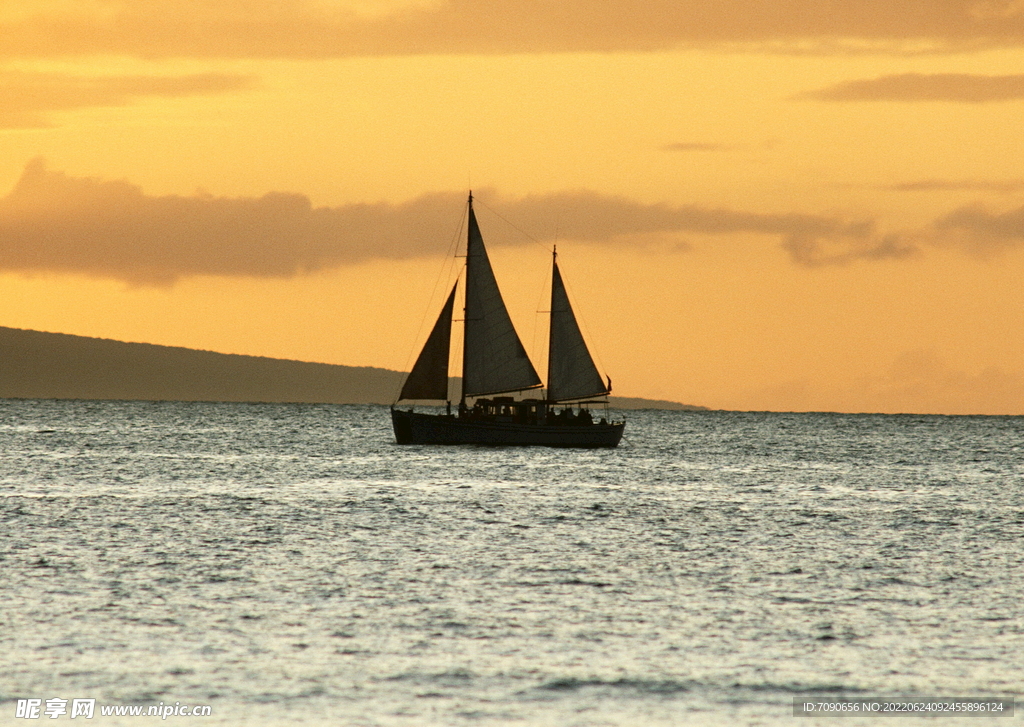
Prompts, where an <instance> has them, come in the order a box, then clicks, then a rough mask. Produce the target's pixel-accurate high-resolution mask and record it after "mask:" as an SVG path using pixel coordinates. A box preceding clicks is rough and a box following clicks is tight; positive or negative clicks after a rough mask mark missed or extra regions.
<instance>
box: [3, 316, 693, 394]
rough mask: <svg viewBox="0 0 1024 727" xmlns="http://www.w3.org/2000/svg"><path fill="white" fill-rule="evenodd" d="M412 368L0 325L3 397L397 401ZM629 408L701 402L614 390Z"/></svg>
mask: <svg viewBox="0 0 1024 727" xmlns="http://www.w3.org/2000/svg"><path fill="white" fill-rule="evenodd" d="M404 377H405V374H403V373H401V372H399V371H391V370H389V369H380V368H373V367H368V366H338V365H334V364H322V363H309V362H306V361H292V360H288V359H279V358H266V357H262V356H242V355H238V354H228V353H214V352H213V351H199V350H196V349H192V348H181V347H176V346H159V345H156V344H152V343H125V342H123V341H113V340H110V339H107V338H89V337H86V336H73V335H70V334H66V333H44V332H42V331H29V330H23V329H19V328H6V327H2V326H0V398H4V399H115V400H145V401H238V402H270V403H309V404H391V403H392V402H393V401H394V398H395V396H396V394H397V392H398V389H399V387H400V386H401V384H402V380H403V378H404ZM611 404H612V406H613V407H617V408H623V409H700V408H702V407H691V406H687V405H685V404H678V403H676V402H671V401H655V400H650V399H625V398H622V399H620V398H616V397H612V400H611Z"/></svg>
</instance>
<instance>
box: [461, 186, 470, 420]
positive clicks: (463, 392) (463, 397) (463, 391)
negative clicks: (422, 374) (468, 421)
mask: <svg viewBox="0 0 1024 727" xmlns="http://www.w3.org/2000/svg"><path fill="white" fill-rule="evenodd" d="M468 204H469V212H468V213H467V220H468V219H469V217H471V216H472V214H473V190H472V189H471V190H469V203H468ZM469 229H470V226H469V224H468V222H467V224H466V280H469V266H470V262H469V261H470V259H471V257H470V254H469ZM466 292H467V294H468V293H469V289H468V288H467V290H466ZM468 304H469V296H468V295H467V296H466V297H465V298H464V299H463V301H462V385H461V386H460V387H459V411H460V412H461V411H463V410H464V409H465V408H466V349H467V347H466V333H467V331H468V330H469V327H468V326H467V325H466V319H467V318H469V315H468V314H467V312H466V309H467V306H468Z"/></svg>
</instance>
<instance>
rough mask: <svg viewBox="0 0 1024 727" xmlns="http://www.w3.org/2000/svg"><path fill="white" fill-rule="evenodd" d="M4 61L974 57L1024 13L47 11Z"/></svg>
mask: <svg viewBox="0 0 1024 727" xmlns="http://www.w3.org/2000/svg"><path fill="white" fill-rule="evenodd" d="M0 36H2V37H3V38H4V43H3V44H2V45H0V56H5V57H9V58H11V57H52V56H70V55H90V54H115V55H129V56H135V57H144V58H154V57H205V58H209V57H233V58H238V57H261V58H271V57H291V58H328V57H345V56H368V55H408V54H436V53H441V54H453V53H483V54H494V53H537V52H545V53H546V52H615V51H628V52H637V51H640V52H643V51H654V50H666V49H671V48H676V47H681V46H691V47H692V46H707V45H715V46H723V45H724V46H730V47H736V46H754V47H760V48H783V49H785V48H790V49H794V48H802V49H811V50H815V51H818V52H832V51H843V52H849V50H850V49H851V48H855V47H859V48H865V47H869V48H881V49H886V48H888V49H892V50H899V49H901V48H904V49H905V47H908V46H913V47H914V48H918V49H920V48H939V49H961V50H964V49H966V50H970V49H976V48H986V47H1000V46H1001V47H1018V46H1020V45H1021V44H1022V42H1024V7H1022V4H1021V3H1020V1H1019V0H908V1H907V2H891V0H844V1H843V2H827V3H826V2H821V0H789V1H788V2H784V3H780V2H777V1H776V0H648V2H644V3H636V2H627V0H586V1H584V0H503V1H502V2H489V3H488V2H478V1H477V0H437V1H435V2H431V3H429V4H423V3H418V4H413V5H411V6H408V5H406V6H403V7H399V8H396V9H394V10H393V11H391V12H388V13H375V14H373V15H367V14H359V13H358V12H356V11H355V9H353V8H352V7H345V6H343V5H341V4H340V3H328V2H322V1H320V2H318V1H317V0H247V2H244V3H240V2H237V1H234V0H207V1H206V2H203V3H195V2H191V0H94V2H89V3H85V2H83V3H75V4H72V3H65V2H55V1H52V0H51V2H49V3H47V2H45V0H36V2H35V3H33V4H32V5H22V6H19V7H18V8H17V9H16V11H15V10H12V9H10V8H9V9H7V10H6V11H5V12H4V13H3V15H2V16H0Z"/></svg>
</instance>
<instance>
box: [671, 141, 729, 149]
mask: <svg viewBox="0 0 1024 727" xmlns="http://www.w3.org/2000/svg"><path fill="white" fill-rule="evenodd" d="M735 148H736V147H735V146H732V145H729V144H715V143H711V142H702V141H690V142H685V141H684V142H680V143H678V144H666V145H665V146H664V147H663V149H664V150H665V151H731V150H733V149H735Z"/></svg>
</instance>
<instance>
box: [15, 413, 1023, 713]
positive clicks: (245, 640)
mask: <svg viewBox="0 0 1024 727" xmlns="http://www.w3.org/2000/svg"><path fill="white" fill-rule="evenodd" d="M0 413H2V416H0V518H2V530H0V533H2V534H0V574H2V578H0V724H4V725H6V724H40V723H46V724H62V723H64V722H65V720H71V719H72V717H71V714H72V711H73V710H79V711H78V713H77V716H76V720H77V722H71V723H72V724H74V723H78V722H81V721H82V719H85V720H86V721H85V723H86V724H99V725H141V724H156V723H158V722H160V723H165V724H173V725H186V724H208V725H258V726H263V725H291V724H305V725H366V726H370V725H380V726H388V727H390V726H395V727H399V726H402V727H404V726H417V727H419V726H421V725H427V726H433V725H445V726H447V725H466V726H472V725H480V726H491V725H506V724H508V725H524V726H534V725H537V726H542V725H543V726H552V727H555V726H557V727H566V726H579V727H583V726H591V725H594V726H597V725H602V726H603V725H630V726H632V725H691V724H692V725H806V726H807V727H811V725H818V724H821V725H832V724H837V725H849V726H850V727H853V726H854V725H865V724H884V725H897V724H914V725H917V724H927V725H931V726H934V725H945V724H972V725H978V724H1008V723H1012V722H1013V721H1014V720H1018V721H1019V719H1020V717H1019V711H1018V713H1017V715H1016V717H1010V715H1009V713H1008V712H1003V713H1001V714H996V713H991V714H989V715H986V716H982V717H980V718H979V717H978V716H973V715H972V716H961V715H957V714H953V713H946V714H943V715H940V716H932V717H922V716H918V715H909V716H907V715H904V716H898V715H886V714H870V715H868V714H866V713H856V714H854V713H849V714H845V715H843V716H840V717H836V716H827V717H822V716H814V715H800V716H797V715H795V714H794V704H795V703H796V702H800V703H804V702H808V703H821V702H823V700H829V699H835V698H839V697H854V698H867V699H875V698H877V699H878V700H879V701H884V700H893V701H896V702H898V701H900V700H903V701H922V700H923V701H927V700H929V699H933V698H939V697H946V698H953V697H955V698H974V699H983V700H994V699H996V698H1008V697H1009V698H1012V697H1015V696H1016V697H1018V698H1020V695H1021V694H1022V692H1024V542H1022V541H1024V418H1020V417H943V416H909V415H906V416H889V415H844V414H773V413H734V412H668V411H644V412H626V413H625V416H626V418H627V421H628V424H627V427H626V436H625V439H624V441H623V443H622V445H621V446H620V447H619V448H618V449H614V450H602V451H574V450H553V449H542V448H507V449H490V448H479V447H416V446H406V447H399V446H397V445H395V444H394V439H393V436H392V434H391V431H390V420H389V416H388V410H387V408H386V407H378V406H327V405H324V406H318V405H259V404H206V403H171V402H164V403H152V402H85V401H77V402H76V401H21V400H5V401H0ZM30 700H38V701H37V702H31V701H30ZM74 700H84V701H83V702H81V704H79V703H76V702H75V701H74ZM62 702H63V703H64V704H62ZM90 702H91V705H92V707H93V708H94V710H95V713H94V716H93V718H92V720H91V721H89V720H88V717H87V716H86V714H85V710H88V709H89V707H90ZM33 706H35V707H36V710H37V711H36V714H38V716H37V717H36V718H35V719H32V717H31V715H32V714H33V712H32V708H33ZM150 706H154V707H158V709H159V710H164V709H165V708H167V709H168V710H171V709H173V708H175V707H176V708H177V709H178V712H179V714H178V715H177V716H175V715H174V714H173V713H168V714H169V716H168V717H167V718H166V719H164V718H163V717H162V716H152V715H147V714H144V715H143V716H135V717H133V716H131V713H130V711H129V710H130V708H133V707H139V708H148V707H150ZM117 707H120V708H121V709H122V711H123V712H125V714H122V715H121V716H118V715H117V714H116V711H115V708H117ZM206 707H209V711H210V714H208V715H201V716H182V709H183V708H187V709H188V710H191V709H193V708H206ZM47 709H49V710H50V711H49V712H46V711H45V710H47ZM61 709H64V710H65V711H64V712H61ZM107 713H111V714H107ZM19 714H21V716H19ZM51 715H52V716H51ZM80 718H81V719H80ZM988 718H992V719H995V720H996V721H995V722H994V723H992V722H989V721H987V719H988Z"/></svg>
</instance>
